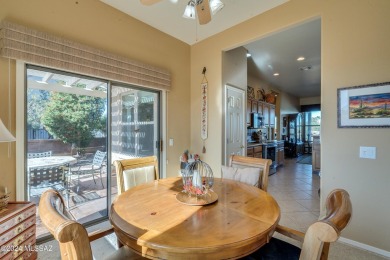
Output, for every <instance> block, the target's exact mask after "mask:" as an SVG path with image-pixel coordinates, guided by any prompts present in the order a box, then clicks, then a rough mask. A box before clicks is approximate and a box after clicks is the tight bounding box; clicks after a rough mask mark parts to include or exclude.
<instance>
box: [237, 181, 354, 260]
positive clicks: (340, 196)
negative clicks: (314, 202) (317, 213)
mask: <svg viewBox="0 0 390 260" xmlns="http://www.w3.org/2000/svg"><path fill="white" fill-rule="evenodd" d="M351 216H352V204H351V200H350V198H349V194H348V192H346V191H345V190H343V189H336V190H333V191H332V192H331V193H330V194H329V195H328V197H327V199H326V216H325V217H324V218H323V219H321V220H318V221H317V222H315V223H314V224H312V225H311V226H310V227H309V228H308V229H307V231H306V234H305V233H302V232H300V231H297V230H293V229H290V228H288V227H284V226H280V225H278V226H277V227H276V232H279V233H281V234H283V235H285V236H288V237H290V238H293V239H295V240H298V241H299V242H302V243H303V244H302V248H301V249H300V248H298V247H296V246H294V245H292V244H290V243H287V242H285V241H282V240H279V239H277V238H274V237H273V238H271V239H270V242H269V243H268V244H266V245H264V246H263V247H261V248H260V249H259V250H257V251H256V252H254V253H252V254H251V255H249V256H246V257H245V258H243V259H248V260H252V259H256V260H259V259H260V260H261V259H290V260H293V259H300V260H312V259H322V260H324V259H328V253H329V245H330V243H331V242H335V241H336V240H337V239H338V238H339V237H340V233H341V231H342V230H343V229H344V228H345V227H346V226H347V224H348V223H349V221H350V219H351Z"/></svg>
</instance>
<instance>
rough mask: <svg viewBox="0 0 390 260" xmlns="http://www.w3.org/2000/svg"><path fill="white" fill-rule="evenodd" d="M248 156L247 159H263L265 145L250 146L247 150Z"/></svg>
mask: <svg viewBox="0 0 390 260" xmlns="http://www.w3.org/2000/svg"><path fill="white" fill-rule="evenodd" d="M246 156H247V157H255V158H263V157H262V156H263V145H261V144H260V143H259V144H255V145H250V146H248V147H247V149H246Z"/></svg>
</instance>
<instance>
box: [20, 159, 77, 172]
mask: <svg viewBox="0 0 390 260" xmlns="http://www.w3.org/2000/svg"><path fill="white" fill-rule="evenodd" d="M76 162H77V159H76V158H74V157H73V156H50V157H41V158H31V159H28V160H27V169H28V171H30V169H34V168H44V167H56V166H62V165H70V164H74V163H76Z"/></svg>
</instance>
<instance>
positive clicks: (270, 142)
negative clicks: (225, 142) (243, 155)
mask: <svg viewBox="0 0 390 260" xmlns="http://www.w3.org/2000/svg"><path fill="white" fill-rule="evenodd" d="M280 142H283V143H284V141H279V140H274V141H267V142H248V143H247V145H246V146H247V147H254V146H258V145H262V146H267V147H276V146H278V144H279V143H280Z"/></svg>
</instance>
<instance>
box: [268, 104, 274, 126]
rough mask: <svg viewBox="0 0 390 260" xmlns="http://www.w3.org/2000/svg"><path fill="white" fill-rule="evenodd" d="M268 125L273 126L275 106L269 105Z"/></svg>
mask: <svg viewBox="0 0 390 260" xmlns="http://www.w3.org/2000/svg"><path fill="white" fill-rule="evenodd" d="M269 125H270V126H272V127H274V126H275V106H274V105H269Z"/></svg>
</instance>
